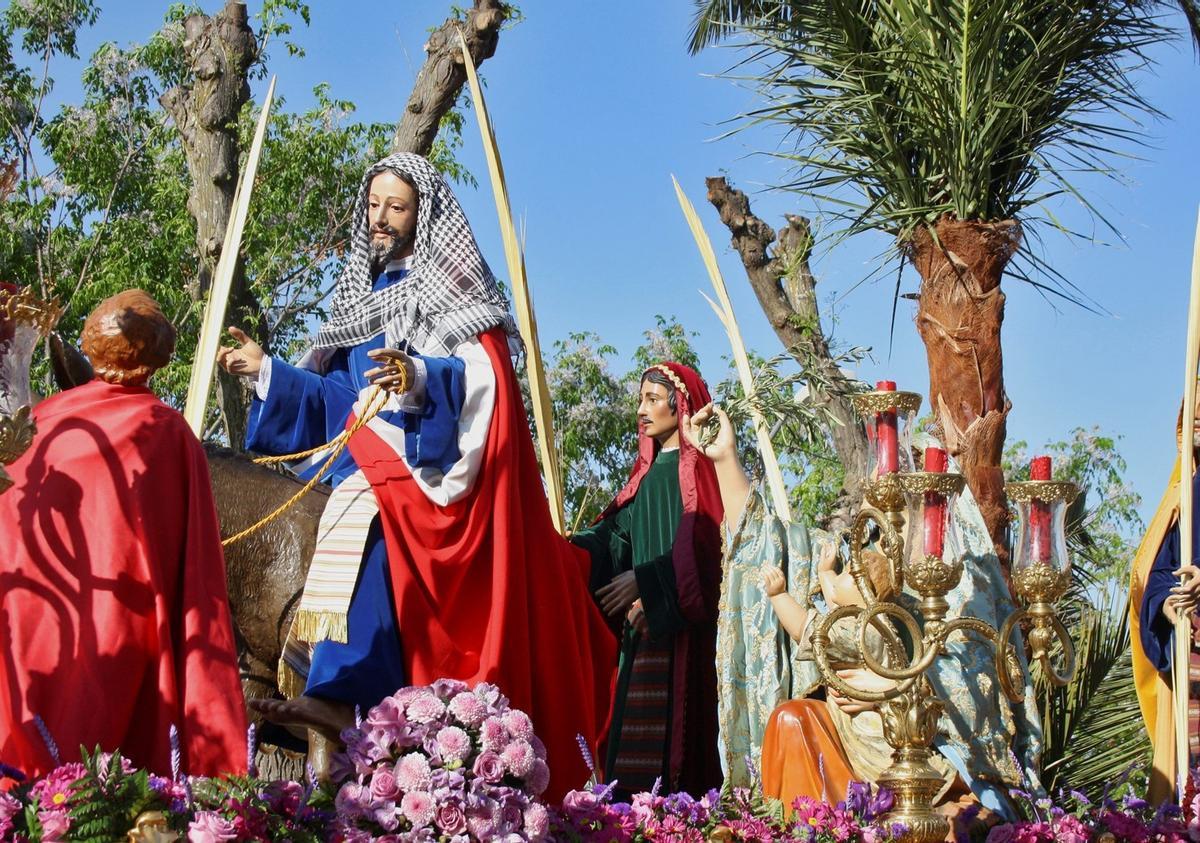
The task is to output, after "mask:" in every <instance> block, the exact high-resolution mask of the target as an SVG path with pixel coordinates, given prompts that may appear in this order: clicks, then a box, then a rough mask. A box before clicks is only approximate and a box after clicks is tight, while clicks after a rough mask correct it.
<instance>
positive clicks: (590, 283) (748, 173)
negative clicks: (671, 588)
mask: <svg viewBox="0 0 1200 843" xmlns="http://www.w3.org/2000/svg"><path fill="white" fill-rule="evenodd" d="M202 5H204V6H205V7H206V8H207V9H209V10H213V9H215V8H216V7H217V6H218V5H219V4H218V3H216V2H214V1H213V0H208V2H204V3H203V4H202ZM258 5H259V3H258V2H257V0H250V8H251V11H252V12H254V11H257V8H258ZM101 6H102V14H101V17H100V20H99V22H98V23H97V25H96V26H95V27H94V28H93V29H92V30H91V31H90V32H88V33H86V34H85V35H84V37H83V38H82V39H81V45H80V47H81V52H82V54H83V55H85V56H86V55H89V54H90V53H91V51H93V50H94V49H95V47H96V46H98V45H99V44H100V43H101V42H103V41H107V40H115V41H118V42H122V43H126V42H129V41H144V40H145V39H146V38H147V37H148V36H149V35H150V33H151V32H153V31H154V30H155V29H156V28H157V26H158V24H159V22H160V20H161V10H162V9H163V8H165V4H160V3H156V2H155V3H151V2H144V0H143V1H142V2H132V0H122V2H116V0H109V2H102V3H101ZM311 6H312V26H311V27H310V28H308V29H303V28H300V29H298V30H297V31H296V33H295V34H294V39H295V40H296V41H297V42H299V43H300V44H301V45H302V46H303V47H304V48H305V49H306V50H307V56H306V57H304V58H302V59H293V58H289V57H287V56H286V52H285V50H284V49H283V48H282V45H275V47H274V49H273V50H272V61H271V70H272V71H273V72H275V73H277V74H278V75H279V92H280V93H281V94H282V95H284V96H285V97H286V98H287V101H288V107H289V108H293V109H302V108H304V107H306V106H307V105H308V104H309V103H310V102H311V90H312V87H313V86H314V85H315V84H317V83H319V82H328V83H329V84H330V86H331V89H332V94H333V95H334V96H335V97H338V98H345V99H349V100H352V101H353V102H355V103H356V104H357V105H358V109H359V110H358V116H359V118H360V119H363V120H372V121H383V122H392V121H394V120H396V119H397V118H398V116H399V113H400V111H401V109H402V108H403V106H404V103H405V101H406V100H407V97H408V93H409V90H410V87H411V84H412V80H413V78H414V76H415V74H416V71H417V69H418V68H419V67H420V64H421V61H422V59H423V52H422V43H423V41H424V36H425V33H426V30H427V28H428V27H430V26H432V25H434V24H437V23H440V22H441V21H442V20H443V19H444V18H445V16H446V12H447V9H448V3H447V2H446V0H403V2H386V3H383V2H362V0H342V1H341V2H335V0H312V2H311ZM520 6H521V8H522V11H523V12H524V13H525V16H526V19H525V20H524V21H523V22H522V23H520V25H518V26H516V27H515V28H513V29H512V30H510V31H506V32H504V33H503V35H502V36H501V39H500V45H499V48H498V50H497V53H496V56H495V57H494V58H493V59H491V60H489V61H488V62H487V63H486V64H485V65H483V74H484V76H485V77H486V81H487V96H488V105H489V108H490V109H491V112H492V120H493V123H494V125H495V128H496V132H497V136H498V139H499V142H500V147H501V150H502V153H503V156H504V164H505V170H506V173H507V176H508V183H509V190H510V192H511V195H512V202H513V208H514V211H515V212H516V213H517V214H518V215H520V214H524V215H525V217H526V220H527V264H528V271H529V278H530V284H531V287H532V289H533V293H534V297H535V303H536V306H537V311H538V321H539V325H540V330H541V333H542V339H543V343H544V345H546V346H549V343H550V342H552V341H553V340H554V339H556V338H560V337H563V336H565V335H566V334H567V333H568V332H571V331H579V330H592V331H595V332H596V333H598V334H600V335H601V336H602V337H603V338H604V339H605V340H606V341H608V342H611V343H613V344H614V345H616V346H617V347H618V348H619V349H620V351H621V353H622V355H624V356H628V353H629V352H631V351H632V349H633V348H634V346H635V345H636V344H637V343H638V341H639V340H640V337H641V332H642V331H644V330H645V329H646V328H648V327H650V326H651V325H652V324H653V321H654V315H655V314H657V313H662V314H673V315H675V316H677V317H678V318H679V319H680V320H681V321H682V322H683V323H684V324H685V325H686V326H687V327H688V328H690V329H691V330H694V331H697V332H699V334H700V337H699V340H698V342H697V345H698V347H699V349H700V351H701V357H702V360H703V362H704V364H705V368H706V370H707V374H708V377H709V378H710V380H713V381H716V380H720V379H721V377H723V376H724V369H725V364H724V362H723V361H722V359H721V357H722V355H725V354H727V353H728V347H727V344H726V341H725V338H724V335H723V333H722V332H721V330H720V327H719V325H718V324H717V322H716V319H715V317H714V316H713V315H712V313H711V311H710V310H709V308H708V305H707V304H706V303H705V302H704V300H703V299H702V298H701V297H700V295H699V293H698V292H697V290H699V289H705V290H708V281H707V277H706V275H705V274H704V269H703V265H702V264H701V261H700V258H699V255H698V253H697V251H696V248H695V245H694V243H693V242H692V240H691V235H690V233H689V231H688V229H687V226H686V224H685V222H684V220H683V218H682V216H681V214H680V211H679V208H678V205H677V203H676V200H675V197H674V194H673V190H672V188H671V181H670V175H671V174H672V173H674V174H675V175H677V176H678V177H679V179H680V181H681V183H682V184H683V186H684V189H685V190H686V191H687V192H688V194H689V195H690V197H691V198H692V201H693V203H695V204H696V205H697V208H698V210H699V212H700V214H701V217H702V219H703V220H704V222H705V224H706V226H707V228H708V231H709V235H710V237H712V239H713V242H714V244H715V245H716V247H717V251H718V257H719V258H720V260H721V263H722V268H723V271H724V274H725V277H726V281H727V284H728V286H729V287H730V291H731V294H732V297H733V300H734V306H735V308H736V310H737V315H738V318H739V321H740V323H741V325H742V330H743V333H744V335H745V338H746V342H747V344H748V345H749V346H750V347H752V348H754V349H756V350H758V351H759V352H761V353H763V354H767V355H770V354H775V353H777V352H778V351H780V350H781V347H780V345H779V343H778V341H777V340H776V338H775V336H774V334H773V333H772V331H771V329H770V327H769V326H768V324H767V322H766V320H765V319H764V317H763V316H762V314H761V311H760V310H759V308H758V305H757V302H756V300H755V299H754V296H753V294H752V292H751V291H750V288H749V286H748V284H747V283H746V281H745V276H744V273H743V271H742V268H741V264H740V262H739V261H738V259H737V256H736V255H735V254H734V253H733V252H732V250H731V249H730V248H728V236H727V234H726V232H725V229H724V228H723V227H722V226H721V224H720V222H719V220H717V218H716V214H715V212H714V211H712V209H711V207H710V206H708V204H707V203H706V202H705V201H704V177H705V176H708V175H717V174H724V175H727V176H728V177H729V178H730V179H731V181H732V182H733V183H734V184H735V185H737V186H739V187H741V188H743V189H745V190H747V191H748V192H751V194H752V202H753V208H754V210H755V212H756V213H757V214H758V215H759V216H761V217H763V218H764V219H766V220H768V221H769V222H771V223H772V224H774V225H776V226H778V225H779V224H781V223H782V215H783V214H784V213H803V214H806V215H808V216H812V217H814V218H815V219H817V220H820V217H821V208H819V207H814V205H813V204H812V202H811V201H810V200H809V199H808V198H807V197H804V196H799V195H796V194H791V193H781V192H772V191H767V190H765V186H766V185H770V184H772V183H779V182H781V181H783V180H784V178H785V176H786V172H785V169H784V167H783V165H782V164H781V163H779V162H778V161H776V160H774V159H772V158H770V157H768V156H763V155H759V154H756V153H757V152H761V151H763V150H771V149H775V148H777V145H778V144H779V142H780V139H779V137H778V136H777V135H776V134H773V133H772V132H770V131H768V130H765V129H764V130H755V131H750V132H745V133H741V134H738V135H735V136H734V137H731V138H726V139H721V140H717V138H718V137H719V136H720V135H721V134H722V133H723V131H724V129H725V127H724V126H722V125H721V123H722V121H724V120H726V119H728V118H730V117H732V116H734V115H736V114H737V113H739V112H740V111H742V110H743V109H745V108H747V107H749V106H751V105H752V104H753V102H754V98H753V95H752V93H751V92H749V91H747V90H745V89H742V88H740V87H738V86H737V85H735V84H734V83H732V82H730V81H727V80H723V79H718V78H714V75H715V74H719V73H720V72H721V71H722V70H724V69H725V68H726V67H728V66H729V65H730V64H731V63H732V62H733V61H734V60H735V58H736V55H735V53H733V52H732V51H730V50H725V49H710V50H708V51H706V52H705V53H703V54H701V55H700V56H698V57H692V56H689V55H688V54H687V51H686V49H685V46H684V44H685V38H686V33H687V29H688V25H689V22H690V18H691V10H692V2H691V0H655V2H638V3H633V2H629V3H624V4H612V3H584V2H577V3H576V2H563V0H522V2H521V3H520ZM1176 23H1179V22H1178V21H1177V22H1176ZM1153 56H1154V58H1155V59H1156V60H1157V61H1158V66H1157V68H1156V70H1155V71H1154V72H1153V73H1152V74H1151V73H1146V74H1143V75H1142V76H1141V77H1139V79H1140V85H1141V86H1142V88H1143V90H1144V92H1145V93H1146V95H1147V96H1148V97H1149V99H1150V100H1151V102H1153V103H1154V105H1156V106H1157V107H1158V108H1159V109H1160V110H1162V111H1163V112H1164V113H1165V114H1166V115H1168V119H1167V120H1165V121H1161V122H1153V123H1151V124H1149V125H1148V127H1147V128H1148V130H1149V132H1150V134H1151V135H1152V145H1151V146H1150V148H1147V149H1144V150H1142V152H1141V154H1142V157H1143V159H1144V160H1141V161H1132V160H1131V161H1128V162H1126V163H1124V164H1123V167H1122V169H1123V180H1122V182H1115V181H1112V180H1108V179H1103V178H1100V177H1093V178H1082V179H1080V180H1079V181H1078V182H1077V183H1078V185H1079V186H1080V187H1081V188H1082V189H1083V190H1084V191H1086V192H1087V194H1088V196H1089V197H1090V198H1091V199H1092V200H1093V201H1094V202H1095V203H1096V204H1097V205H1098V207H1099V208H1100V209H1101V210H1102V212H1103V213H1104V214H1105V215H1106V216H1107V217H1108V218H1109V219H1111V220H1112V221H1113V222H1114V223H1115V224H1116V226H1117V227H1118V228H1119V230H1120V231H1121V233H1122V234H1123V235H1124V242H1121V241H1119V240H1117V239H1116V238H1114V237H1113V236H1112V235H1111V234H1109V233H1108V232H1107V231H1104V230H1100V229H1098V228H1097V229H1096V231H1095V236H1096V239H1097V242H1081V241H1078V240H1068V239H1067V238H1065V237H1063V236H1062V235H1059V234H1058V233H1056V232H1054V231H1052V230H1049V229H1042V230H1040V232H1036V233H1038V234H1040V235H1041V236H1040V240H1039V239H1034V240H1032V241H1031V243H1030V246H1031V247H1032V248H1034V249H1037V250H1040V252H1041V254H1042V256H1043V257H1044V258H1045V259H1046V260H1047V261H1048V262H1050V263H1051V264H1052V265H1054V266H1055V267H1056V268H1057V269H1058V270H1059V271H1060V272H1062V273H1063V274H1064V275H1065V276H1066V277H1067V278H1069V279H1070V280H1071V281H1073V282H1074V283H1075V284H1077V285H1078V286H1080V287H1081V288H1083V289H1084V290H1085V291H1086V292H1087V294H1088V295H1089V296H1091V297H1092V299H1094V300H1095V302H1096V303H1097V304H1098V305H1099V306H1100V307H1101V308H1103V309H1104V310H1105V311H1107V312H1106V313H1105V314H1104V315H1096V314H1093V313H1089V312H1087V311H1085V310H1083V309H1081V308H1079V307H1076V306H1073V305H1071V304H1066V303H1058V304H1052V303H1048V302H1047V301H1046V300H1045V299H1044V298H1043V297H1042V296H1041V295H1040V294H1038V293H1037V292H1036V291H1035V290H1033V289H1032V288H1031V287H1029V286H1028V285H1023V284H1021V283H1019V282H1016V281H1012V280H1009V281H1006V282H1005V290H1006V292H1007V295H1008V302H1007V308H1006V321H1005V326H1004V334H1003V341H1004V348H1005V373H1006V385H1007V388H1008V392H1009V395H1010V398H1011V399H1012V402H1013V405H1014V407H1013V412H1012V415H1011V416H1010V422H1009V436H1010V440H1015V439H1025V440H1028V441H1030V442H1031V443H1034V444H1035V445H1036V444H1040V443H1042V442H1045V441H1047V440H1054V439H1060V438H1065V437H1066V436H1067V434H1068V433H1069V431H1070V430H1071V429H1072V428H1074V427H1076V426H1091V425H1099V427H1100V428H1101V429H1102V430H1103V431H1104V432H1105V433H1108V434H1114V435H1119V436H1121V437H1123V441H1122V444H1121V450H1122V451H1123V453H1124V455H1125V456H1126V458H1127V459H1128V461H1129V464H1130V470H1129V474H1128V478H1129V480H1130V481H1131V483H1132V484H1133V486H1134V488H1135V489H1136V490H1137V491H1138V492H1139V493H1141V494H1142V496H1143V498H1144V500H1143V507H1142V509H1143V513H1144V514H1146V515H1148V514H1149V512H1150V511H1152V508H1153V506H1154V504H1155V503H1156V502H1157V499H1158V496H1159V494H1160V493H1161V490H1162V486H1163V484H1164V482H1165V480H1166V475H1167V472H1168V471H1169V469H1170V465H1171V461H1172V459H1173V455H1174V424H1175V414H1176V412H1177V409H1178V402H1179V396H1180V394H1181V389H1182V379H1183V345H1184V334H1185V332H1186V309H1187V299H1188V283H1189V282H1188V279H1189V270H1190V261H1191V250H1192V238H1193V233H1194V230H1195V223H1196V213H1197V204H1198V202H1200V189H1198V187H1200V178H1198V176H1200V156H1197V154H1196V152H1195V150H1196V148H1197V145H1196V138H1197V136H1198V135H1200V109H1197V107H1196V106H1197V95H1196V92H1197V91H1200V85H1198V84H1197V83H1198V82H1200V69H1198V67H1197V64H1196V62H1195V60H1194V58H1193V55H1192V52H1191V50H1190V48H1189V47H1188V46H1187V45H1186V44H1185V43H1184V42H1183V41H1182V40H1180V41H1178V42H1177V43H1175V44H1173V45H1162V46H1160V47H1157V48H1156V49H1155V50H1154V52H1153ZM58 76H59V79H60V87H59V90H58V95H59V96H60V97H63V98H65V99H68V100H69V99H70V98H71V97H72V91H73V90H74V89H76V87H77V85H76V80H72V79H70V78H69V75H68V74H67V73H66V72H64V71H63V69H60V71H59V73H58ZM76 77H77V74H76ZM264 88H265V83H262V84H260V85H256V87H255V91H254V95H255V97H256V98H259V97H261V95H262V92H263V89H264ZM465 138H466V145H465V148H464V149H463V150H462V153H461V156H460V158H461V160H462V161H463V162H464V163H465V164H466V165H467V166H468V168H470V169H471V171H472V172H473V173H475V175H476V176H477V177H479V179H480V184H481V188H480V189H479V190H477V191H472V190H470V189H466V188H463V189H460V190H459V194H460V197H461V199H462V201H463V205H464V206H465V208H466V210H467V214H468V217H469V218H470V219H471V220H472V223H473V226H474V228H475V231H476V234H477V236H478V238H479V240H480V242H481V245H482V246H483V249H484V253H485V254H486V255H487V256H488V257H489V260H490V262H491V263H492V264H493V266H495V267H497V268H499V267H502V266H503V253H502V251H501V247H500V236H499V228H498V225H497V222H496V217H495V210H494V206H493V205H492V197H491V194H490V191H489V189H488V188H487V181H486V177H485V176H486V168H485V164H484V161H483V156H482V151H481V148H480V145H479V137H478V130H477V127H476V125H475V123H474V120H473V116H472V117H471V119H470V122H469V123H468V126H467V131H466V132H465ZM1056 212H1059V213H1061V214H1063V215H1064V217H1065V219H1066V220H1067V221H1068V222H1069V223H1071V224H1073V225H1075V226H1077V227H1082V228H1083V229H1084V230H1086V231H1089V232H1090V231H1092V229H1093V228H1094V226H1093V225H1092V224H1091V222H1089V220H1088V219H1087V217H1086V216H1085V215H1083V214H1081V213H1080V212H1079V211H1078V210H1077V209H1076V208H1074V207H1072V206H1070V205H1067V206H1063V207H1059V208H1056ZM887 245H888V243H887V240H886V239H884V238H882V237H879V238H872V237H870V236H867V237H864V238H861V239H859V240H855V241H850V242H847V243H842V244H840V245H838V246H837V247H836V248H834V249H831V250H821V252H820V254H819V257H818V259H817V261H816V264H815V269H816V271H817V273H818V276H819V278H820V285H819V287H818V291H819V293H820V295H821V297H822V304H823V307H824V315H825V317H826V324H827V326H828V325H829V324H830V321H829V320H830V319H831V318H833V319H835V320H836V326H835V329H834V335H835V338H836V339H838V340H840V341H842V342H844V343H845V344H849V345H864V346H871V347H873V348H874V356H873V359H872V360H868V361H865V362H864V364H863V365H862V366H861V367H860V369H859V375H860V376H861V377H862V378H863V379H864V380H868V381H874V380H877V379H882V378H885V377H886V378H888V379H892V380H895V381H897V382H899V384H900V386H901V388H909V389H913V390H916V391H918V392H921V393H925V392H926V391H927V390H928V375H927V367H926V361H925V355H924V347H923V346H922V344H921V342H920V339H919V338H918V336H917V333H916V329H915V327H914V325H913V322H912V315H913V309H914V305H913V304H912V303H910V302H907V301H902V302H901V303H900V307H899V311H898V315H897V321H896V331H895V334H894V337H893V338H892V339H891V340H889V325H890V320H891V310H892V285H893V284H894V280H895V272H894V267H893V270H892V271H891V272H889V273H887V274H886V276H885V277H884V278H883V279H881V280H879V281H876V282H873V283H868V284H862V285H857V286H856V284H857V282H859V281H861V280H862V279H863V278H864V277H866V276H867V275H869V274H870V273H871V272H872V271H873V270H874V269H875V268H876V267H877V266H878V264H879V256H880V254H881V253H883V252H884V251H885V249H886V247H887ZM916 285H917V278H916V274H915V273H914V272H912V271H911V270H905V273H904V276H903V279H902V289H903V290H904V291H913V290H915V289H916Z"/></svg>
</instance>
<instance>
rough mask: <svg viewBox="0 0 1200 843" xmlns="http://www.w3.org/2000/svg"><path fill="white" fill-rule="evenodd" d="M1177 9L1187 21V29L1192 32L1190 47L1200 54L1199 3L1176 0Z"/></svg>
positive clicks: (1194, 0)
mask: <svg viewBox="0 0 1200 843" xmlns="http://www.w3.org/2000/svg"><path fill="white" fill-rule="evenodd" d="M1178 2H1179V11H1181V12H1183V18H1184V20H1186V21H1187V25H1188V31H1189V32H1191V34H1192V47H1193V48H1194V49H1195V50H1196V53H1197V55H1200V3H1197V2H1196V0H1178Z"/></svg>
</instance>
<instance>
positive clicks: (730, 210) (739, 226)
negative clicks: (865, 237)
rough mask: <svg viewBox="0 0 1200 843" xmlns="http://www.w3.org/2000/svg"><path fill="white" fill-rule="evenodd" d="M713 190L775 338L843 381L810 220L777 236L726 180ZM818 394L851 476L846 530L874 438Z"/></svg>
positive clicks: (844, 404) (840, 524) (833, 399)
mask: <svg viewBox="0 0 1200 843" xmlns="http://www.w3.org/2000/svg"><path fill="white" fill-rule="evenodd" d="M705 184H706V185H707V187H708V201H709V202H711V203H712V205H713V207H715V208H716V209H717V212H718V213H719V214H720V216H721V222H722V223H724V224H725V226H726V227H727V228H728V229H729V231H730V233H731V234H732V235H733V247H734V249H736V250H737V253H738V255H739V256H741V259H742V266H744V267H745V269H746V276H747V277H748V278H749V280H750V286H751V288H753V290H754V294H755V295H756V296H757V297H758V302H759V304H760V305H761V306H762V309H763V312H764V313H765V314H766V316H767V320H768V321H769V322H770V323H771V327H772V328H773V329H774V330H775V335H776V336H777V337H779V341H780V342H781V343H783V346H784V348H786V349H787V350H788V352H789V353H790V354H792V356H793V357H795V358H796V360H797V361H798V362H799V363H800V364H801V365H802V366H804V367H815V368H816V369H817V370H818V371H819V373H820V374H821V375H822V380H826V381H836V380H837V379H838V378H839V377H840V372H839V371H838V366H837V363H836V362H835V361H834V359H833V357H832V355H831V354H830V353H829V342H828V340H827V339H826V337H825V332H824V330H823V329H822V327H821V312H820V308H819V307H818V303H817V294H816V286H817V279H816V277H815V276H814V275H813V273H812V270H811V269H810V267H809V256H810V255H811V253H812V231H811V230H810V228H809V224H808V220H807V219H805V218H804V217H799V216H792V215H790V214H789V215H788V216H787V217H786V219H787V225H786V226H785V227H783V228H781V229H779V232H778V234H776V232H775V231H773V230H772V229H771V226H769V225H768V224H767V223H766V222H764V221H763V220H761V219H759V218H758V217H756V216H755V215H754V214H753V213H752V212H751V211H750V200H749V199H748V198H747V197H746V194H745V193H743V192H742V191H740V190H737V189H736V188H734V187H732V186H730V185H729V183H728V182H727V181H726V180H725V179H724V178H719V177H718V178H708V179H705ZM777 239H778V241H779V247H778V248H777V249H776V250H775V254H773V255H772V254H770V253H769V249H770V246H771V244H772V243H774V242H775V241H776V240H777ZM810 394H811V395H812V397H813V400H814V401H817V402H820V403H823V404H824V405H825V406H826V407H827V409H828V411H829V413H830V415H831V416H832V417H833V418H834V419H835V420H836V421H837V422H838V424H834V425H831V426H830V436H831V438H832V439H833V447H834V450H835V451H836V452H837V455H838V459H839V460H840V461H841V463H842V466H843V467H844V468H845V480H844V482H843V484H842V491H841V494H840V495H839V500H838V506H837V508H836V510H835V511H834V512H833V513H832V514H831V516H830V519H829V523H828V526H829V527H830V528H831V529H842V528H845V527H848V526H849V525H850V521H851V520H852V519H853V517H854V513H855V512H857V510H858V507H859V504H860V502H861V501H862V492H863V490H862V482H863V478H865V477H866V474H867V437H866V433H865V431H864V430H863V426H862V424H861V422H860V421H859V419H858V416H857V415H856V414H855V412H854V407H853V406H852V405H851V404H850V402H849V401H848V400H847V399H846V398H845V397H842V396H838V395H826V394H824V393H822V392H821V391H820V390H817V389H811V390H810Z"/></svg>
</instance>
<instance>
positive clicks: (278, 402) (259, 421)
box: [246, 358, 358, 456]
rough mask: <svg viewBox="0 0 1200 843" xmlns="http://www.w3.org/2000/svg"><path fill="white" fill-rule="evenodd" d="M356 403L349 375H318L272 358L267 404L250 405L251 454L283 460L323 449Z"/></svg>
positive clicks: (248, 441)
mask: <svg viewBox="0 0 1200 843" xmlns="http://www.w3.org/2000/svg"><path fill="white" fill-rule="evenodd" d="M357 398H358V393H357V390H355V389H354V388H353V386H352V385H351V384H350V380H349V377H348V375H347V373H346V371H344V370H333V371H331V372H330V373H329V374H327V375H318V374H317V373H315V372H309V371H307V370H305V369H299V368H297V367H295V366H292V365H290V364H288V363H285V362H284V361H282V360H280V359H278V358H272V360H271V386H270V389H269V390H268V391H267V400H266V401H260V400H259V399H258V397H257V396H255V398H254V401H253V403H252V404H251V405H250V418H249V420H248V424H247V426H246V448H247V450H250V451H255V452H257V453H260V454H268V455H273V456H278V455H281V454H293V453H296V452H297V451H305V450H307V449H309V448H315V447H317V446H318V445H323V444H325V443H326V442H328V441H329V440H330V439H332V438H333V437H335V436H337V435H338V434H339V433H341V432H342V429H343V428H344V427H345V426H346V419H347V417H349V415H350V411H351V410H352V409H353V407H354V402H355V400H356V399H357Z"/></svg>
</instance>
